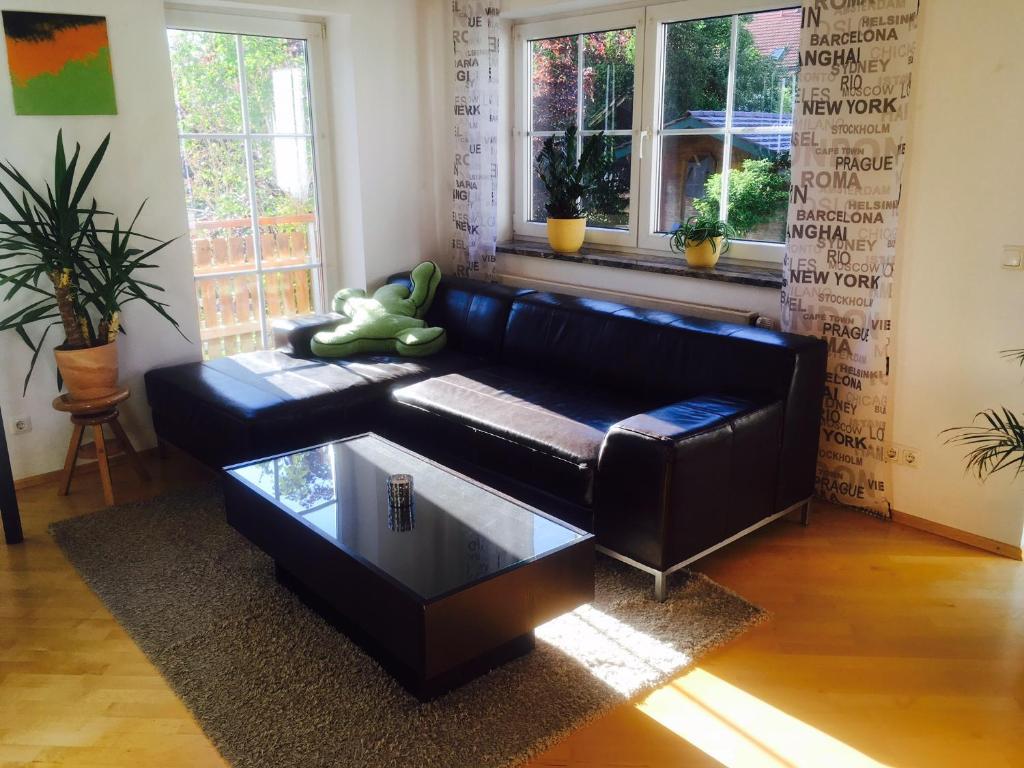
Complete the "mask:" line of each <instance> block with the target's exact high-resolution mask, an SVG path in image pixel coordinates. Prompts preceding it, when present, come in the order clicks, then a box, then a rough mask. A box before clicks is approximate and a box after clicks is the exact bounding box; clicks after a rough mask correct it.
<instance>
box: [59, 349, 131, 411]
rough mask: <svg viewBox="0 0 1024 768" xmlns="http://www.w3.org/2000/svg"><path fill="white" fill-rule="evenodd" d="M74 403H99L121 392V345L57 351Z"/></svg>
mask: <svg viewBox="0 0 1024 768" xmlns="http://www.w3.org/2000/svg"><path fill="white" fill-rule="evenodd" d="M53 354H54V356H55V357H56V358H57V368H59V369H60V375H61V376H62V377H63V378H64V386H65V387H66V388H67V391H68V397H70V398H71V399H72V400H95V399H96V398H98V397H106V396H107V395H109V394H111V393H112V392H116V391H117V342H116V341H114V342H111V343H110V344H104V345H103V346H101V347H89V348H87V349H64V348H63V347H57V348H56V349H54V350H53Z"/></svg>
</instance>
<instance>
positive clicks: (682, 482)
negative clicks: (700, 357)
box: [594, 396, 782, 570]
mask: <svg viewBox="0 0 1024 768" xmlns="http://www.w3.org/2000/svg"><path fill="white" fill-rule="evenodd" d="M781 416H782V408H781V404H779V403H773V404H770V405H757V404H755V403H751V402H749V401H745V400H741V399H738V398H732V397H718V396H708V397H699V398H693V399H691V400H684V401H681V402H678V403H673V404H671V405H667V406H665V407H662V408H658V409H655V410H652V411H648V412H647V413H641V414H637V415H636V416H631V417H630V418H628V419H625V420H623V421H620V422H618V423H617V424H615V425H614V426H612V428H611V429H610V430H609V432H608V434H607V435H606V436H605V440H604V444H603V445H602V447H601V453H600V457H599V459H598V471H597V492H596V493H595V499H596V500H597V504H596V505H595V510H594V514H595V519H594V525H595V533H596V534H597V540H598V543H599V544H601V545H602V546H605V547H607V548H608V549H611V550H613V551H615V552H618V553H620V554H623V555H626V556H627V557H629V558H631V559H633V560H636V561H638V562H640V563H642V564H644V565H647V566H650V567H652V568H655V569H657V570H667V569H668V568H671V567H672V566H673V565H676V564H677V563H679V562H682V561H683V560H685V559H688V558H689V557H691V556H693V555H695V554H698V553H700V552H702V551H704V550H705V549H707V548H708V547H711V546H714V545H715V544H717V543H719V542H721V541H723V540H725V539H726V538H728V537H729V536H731V535H732V534H733V533H736V532H737V531H739V530H742V529H744V528H746V527H747V526H748V525H750V524H751V523H752V522H756V521H757V520H759V519H762V518H763V517H766V516H767V515H769V514H771V512H772V502H773V500H774V491H775V476H776V471H777V467H778V455H779V445H780V431H781Z"/></svg>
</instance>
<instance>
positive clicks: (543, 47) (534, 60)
mask: <svg viewBox="0 0 1024 768" xmlns="http://www.w3.org/2000/svg"><path fill="white" fill-rule="evenodd" d="M578 40H579V37H578V36H577V35H570V36H568V37H552V38H548V39H546V40H533V41H531V43H530V101H531V111H532V115H533V130H535V131H563V130H565V129H566V127H568V126H569V125H571V124H573V123H575V122H576V107H577V104H576V94H577V93H578V90H579V89H578V85H579V83H578V72H579V70H578V54H579V51H578Z"/></svg>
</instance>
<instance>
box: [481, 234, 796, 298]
mask: <svg viewBox="0 0 1024 768" xmlns="http://www.w3.org/2000/svg"><path fill="white" fill-rule="evenodd" d="M497 251H498V253H507V254H513V255H516V256H529V257H531V258H536V259H551V260H554V261H569V262H574V263H576V264H592V265H594V266H597V267H612V268H613V269H632V270H636V271H640V272H654V273H657V274H662V275H674V276H676V277H693V278H697V279H699V280H717V281H719V282H723V283H737V284H739V285H752V286H756V287H758V288H775V289H781V288H782V265H781V264H765V263H762V262H753V261H742V260H740V259H730V258H729V257H728V256H724V257H722V258H721V259H719V261H718V264H716V265H715V266H713V267H691V266H690V265H689V264H687V263H686V259H684V258H683V257H682V256H660V255H655V254H627V253H621V252H615V251H604V250H597V249H595V248H590V247H588V246H586V245H585V246H583V249H582V250H581V251H580V252H579V253H556V252H555V251H553V250H552V249H551V246H549V245H548V244H547V243H544V242H538V241H532V240H512V241H509V242H505V243H498V247H497Z"/></svg>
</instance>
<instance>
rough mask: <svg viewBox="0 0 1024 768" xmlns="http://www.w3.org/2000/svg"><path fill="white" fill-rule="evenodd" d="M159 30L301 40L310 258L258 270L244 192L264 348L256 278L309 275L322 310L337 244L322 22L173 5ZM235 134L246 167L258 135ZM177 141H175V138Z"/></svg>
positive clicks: (266, 334) (268, 338) (265, 327)
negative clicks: (312, 219)
mask: <svg viewBox="0 0 1024 768" xmlns="http://www.w3.org/2000/svg"><path fill="white" fill-rule="evenodd" d="M165 26H166V28H167V29H169V30H170V29H180V30H188V31H193V32H214V33H219V34H228V35H253V36H258V37H278V38H287V39H291V40H304V41H305V42H306V65H307V77H308V80H309V85H308V87H309V101H310V119H311V121H312V125H311V133H312V139H313V161H314V162H313V172H314V174H315V183H314V190H315V193H316V215H317V219H316V236H317V243H316V259H315V260H314V261H310V262H309V263H306V264H296V265H289V266H287V267H280V268H277V267H271V268H268V269H263V267H262V264H261V263H260V253H261V244H260V238H259V236H258V233H259V226H258V217H259V212H258V210H257V209H256V193H255V189H252V188H250V190H249V198H250V201H251V203H252V210H251V211H250V216H251V217H252V220H253V224H252V226H253V236H254V246H255V248H256V255H257V261H256V270H255V273H256V274H258V275H259V276H260V279H258V280H257V281H256V285H257V291H258V294H259V302H260V310H261V311H260V330H261V340H262V344H263V346H264V347H268V346H269V345H270V344H271V343H272V342H273V338H272V334H271V329H270V328H269V324H268V322H267V316H266V308H265V306H266V305H265V299H264V297H263V290H264V289H263V280H262V276H263V275H265V274H274V273H277V272H294V271H306V270H308V271H310V272H311V273H312V281H313V291H312V298H313V302H314V305H315V308H316V311H318V312H320V311H323V308H324V307H325V306H326V303H327V300H326V290H325V284H326V282H327V280H328V278H329V277H331V275H329V274H327V272H328V271H329V262H328V261H327V260H326V259H325V254H329V253H336V250H335V249H334V244H335V243H337V237H338V233H337V231H336V229H335V225H334V219H335V217H334V216H333V211H334V210H335V209H334V202H333V190H334V188H335V187H334V176H333V165H332V162H331V154H330V147H331V141H330V135H329V131H328V126H329V125H330V122H329V118H328V102H327V99H328V96H329V89H328V81H327V65H326V61H325V58H324V56H325V54H324V39H325V36H326V33H325V26H324V25H323V24H322V23H314V22H308V21H295V20H292V19H280V18H271V17H260V16H240V15H234V14H229V13H211V12H207V11H194V10H186V9H179V8H174V7H168V8H167V9H166V15H165ZM242 77H243V81H242V83H243V93H242V98H243V100H244V99H245V98H246V96H245V93H244V74H243V75H242ZM175 131H176V132H177V133H178V136H179V137H182V136H183V134H181V133H180V130H179V128H178V126H177V125H176V126H175ZM275 135H277V136H280V135H285V136H287V135H288V134H274V135H271V134H266V136H267V137H269V138H273V137H274V136H275ZM219 136H220V134H195V137H200V138H201V137H209V138H218V137H219ZM238 136H244V137H245V138H244V141H245V143H246V149H247V152H246V163H250V162H251V159H250V154H249V151H248V150H249V146H248V145H249V142H250V140H251V137H253V136H256V137H257V138H262V137H263V134H261V133H259V132H256V131H249V130H248V126H245V127H243V133H242V134H230V138H237V137H238ZM184 137H185V138H189V137H192V135H191V134H184ZM179 141H180V138H179ZM247 174H248V177H249V182H250V187H252V171H251V169H249V171H247ZM232 274H233V273H230V272H224V273H218V275H217V277H218V278H222V277H231V276H232ZM240 274H253V271H252V270H246V271H245V272H243V273H240Z"/></svg>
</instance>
